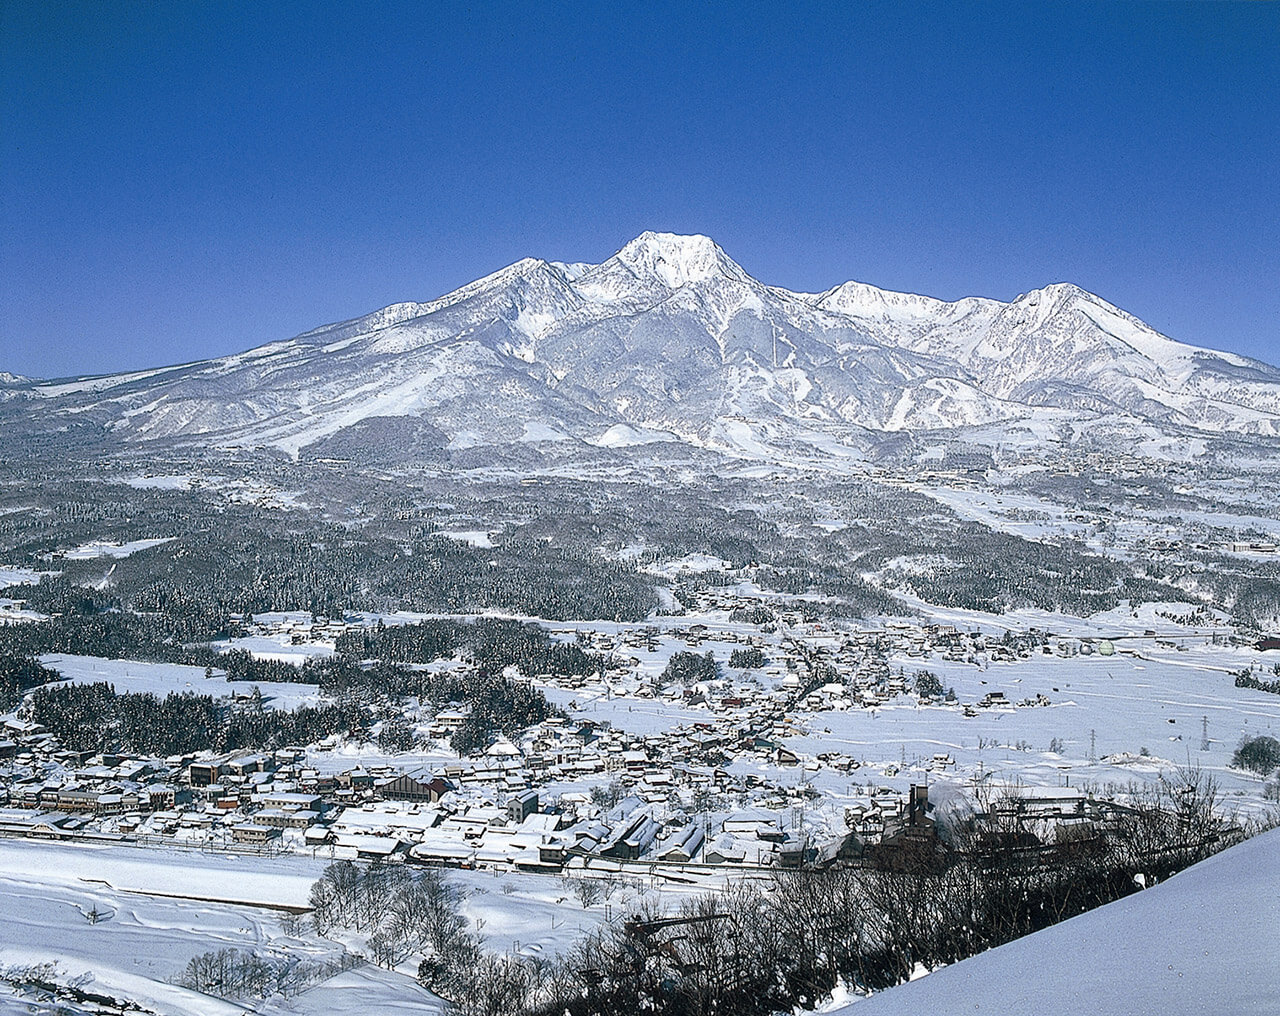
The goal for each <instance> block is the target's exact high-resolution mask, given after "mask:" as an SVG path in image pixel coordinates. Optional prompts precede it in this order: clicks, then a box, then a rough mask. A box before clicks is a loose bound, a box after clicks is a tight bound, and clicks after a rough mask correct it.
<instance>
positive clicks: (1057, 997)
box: [831, 829, 1280, 1016]
mask: <svg viewBox="0 0 1280 1016" xmlns="http://www.w3.org/2000/svg"><path fill="white" fill-rule="evenodd" d="M1278 929H1280V830H1274V829H1273V830H1272V831H1271V832H1269V833H1265V834H1263V835H1261V836H1258V837H1256V838H1254V839H1252V840H1249V841H1247V842H1245V843H1243V844H1241V845H1240V846H1238V847H1234V848H1232V849H1231V850H1228V851H1225V852H1223V853H1221V854H1218V855H1216V856H1214V857H1211V858H1209V859H1208V860H1207V861H1203V862H1201V863H1200V864H1197V865H1195V866H1194V867H1192V868H1188V869H1187V870H1186V871H1183V872H1181V873H1179V874H1177V875H1175V876H1173V878H1171V879H1169V880H1168V881H1167V882H1164V883H1162V884H1160V885H1156V886H1153V887H1151V888H1150V889H1147V890H1145V891H1143V892H1140V893H1138V894H1137V895H1134V896H1129V897H1127V898H1125V899H1123V900H1119V901H1117V902H1115V903H1112V904H1110V905H1108V906H1105V907H1099V908H1098V909H1097V910H1093V911H1090V912H1089V913H1087V914H1082V915H1081V916H1079V917H1075V918H1072V919H1071V920H1069V921H1064V922H1063V923H1062V924H1058V925H1055V926H1053V927H1051V928H1047V929H1045V930H1044V931H1041V932H1037V933H1036V934H1034V935H1028V936H1027V937H1026V938H1022V939H1019V940H1017V941H1016V942H1011V943H1009V944H1008V945H1004V946H1001V947H999V948H997V949H992V950H990V951H989V952H985V953H982V954H980V955H978V956H974V957H972V958H970V959H967V960H964V961H962V962H960V963H956V964H953V965H951V966H949V967H944V968H942V969H941V970H937V971H934V972H933V973H931V974H929V975H928V976H926V977H922V978H919V979H917V980H915V981H912V982H910V983H908V984H904V985H901V986H899V987H897V988H891V989H890V990H888V991H884V992H881V993H879V994H877V995H873V996H871V997H870V998H867V999H863V1000H860V1001H857V1002H855V1003H853V1004H852V1005H849V1006H847V1007H844V1008H839V1009H835V1010H831V1012H833V1013H836V1014H838V1016H898V1014H902V1016H918V1014H921V1013H934V1014H949V1013H955V1014H960V1013H978V1014H982V1016H1001V1014H1008V1016H1027V1014H1029V1013H1036V1014H1038V1016H1084V1014H1089V1016H1093V1014H1095V1013H1107V1014H1117V1016H1119V1014H1123V1016H1199V1014H1203V1013H1214V1014H1218V1016H1246V1014H1255V1016H1268V1014H1273V1013H1276V1012H1278V1011H1280V964H1277V963H1276V933H1277V930H1278Z"/></svg>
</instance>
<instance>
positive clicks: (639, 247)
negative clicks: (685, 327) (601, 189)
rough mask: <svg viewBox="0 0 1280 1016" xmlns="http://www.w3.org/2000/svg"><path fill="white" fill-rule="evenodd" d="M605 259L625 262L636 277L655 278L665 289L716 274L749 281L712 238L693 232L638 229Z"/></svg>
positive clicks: (675, 287) (740, 280)
mask: <svg viewBox="0 0 1280 1016" xmlns="http://www.w3.org/2000/svg"><path fill="white" fill-rule="evenodd" d="M609 261H614V262H617V263H619V264H622V265H625V266H626V267H627V268H629V269H630V270H631V271H632V272H633V273H634V274H635V275H636V276H637V277H638V278H641V279H646V280H656V281H659V282H661V283H662V284H663V285H664V286H666V287H667V288H668V289H679V288H680V287H681V286H687V285H689V284H690V283H695V282H704V281H706V280H707V279H709V278H712V277H713V276H716V275H724V276H728V277H729V278H731V279H734V280H735V281H737V282H750V281H751V278H750V276H748V275H747V273H746V272H744V271H743V270H742V269H741V268H740V267H739V266H738V265H737V264H736V263H735V262H734V261H733V259H732V258H730V257H729V255H727V254H726V253H725V252H724V251H723V250H721V249H720V247H719V245H718V244H717V243H716V242H715V241H714V240H712V239H711V238H710V237H706V236H700V235H697V234H695V235H692V236H680V235H678V234H676V233H652V232H645V233H641V234H640V235H639V236H638V237H636V238H635V239H634V240H632V241H631V242H630V243H629V244H627V245H626V246H625V247H623V248H622V250H620V251H618V253H617V254H615V255H614V256H613V257H612V258H610V259H609ZM606 264H608V262H606Z"/></svg>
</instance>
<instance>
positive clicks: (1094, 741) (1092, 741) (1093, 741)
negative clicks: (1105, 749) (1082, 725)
mask: <svg viewBox="0 0 1280 1016" xmlns="http://www.w3.org/2000/svg"><path fill="white" fill-rule="evenodd" d="M1089 761H1090V762H1097V761H1098V732H1097V731H1096V730H1094V729H1092V728H1091V729H1090V730H1089Z"/></svg>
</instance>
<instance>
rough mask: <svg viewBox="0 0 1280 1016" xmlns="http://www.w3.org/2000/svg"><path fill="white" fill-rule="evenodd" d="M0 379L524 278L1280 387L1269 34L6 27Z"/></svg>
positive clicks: (427, 19) (1214, 20) (1087, 13)
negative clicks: (664, 257) (1050, 302)
mask: <svg viewBox="0 0 1280 1016" xmlns="http://www.w3.org/2000/svg"><path fill="white" fill-rule="evenodd" d="M0 174H2V177H0V370H9V371H13V372H16V373H22V374H28V375H33V376H44V377H50V376H60V375H67V374H73V373H92V372H105V371H113V370H124V369H128V368H134V367H141V366H149V365H158V364H162V363H174V362H179V361H183V360H188V359H195V358H201V357H205V356H212V355H216V354H222V353H230V352H235V351H238V350H242V349H246V348H249V347H251V346H254V345H258V344H261V343H263V342H268V341H272V340H275V339H281V338H287V337H289V336H292V335H294V334H296V333H298V332H300V331H303V330H305V329H308V328H311V327H313V326H316V325H319V324H322V323H325V322H329V321H334V320H340V319H343V318H348V317H354V316H356V315H358V314H362V313H365V312H367V311H371V310H374V309H376V308H378V307H380V306H383V305H385V304H388V303H393V302H396V301H400V300H412V299H429V298H431V297H434V296H437V295H439V294H441V293H443V292H446V291H448V290H450V289H452V288H454V287H456V286H458V285H460V284H462V283H464V282H467V281H469V280H471V279H474V278H477V277H479V276H481V275H484V274H487V273H488V272H490V271H493V270H495V269H497V268H499V267H501V266H503V265H505V264H508V263H510V262H512V261H514V260H517V259H518V258H520V257H524V256H526V255H533V256H539V257H545V258H548V259H559V260H573V261H578V260H581V261H597V260H602V259H603V258H605V257H607V256H608V255H609V254H611V253H612V252H613V251H614V250H616V249H617V248H618V247H620V246H621V245H622V244H623V243H625V242H626V241H627V240H629V239H630V238H631V237H633V236H634V235H636V234H637V233H639V232H641V231H643V230H645V229H658V230H670V231H674V232H699V233H706V234H708V235H710V236H712V237H714V238H715V239H716V240H717V241H719V243H720V244H721V246H723V247H724V248H725V250H726V251H727V252H728V253H729V254H730V256H732V257H733V258H734V259H735V260H737V261H738V262H739V263H741V264H742V265H743V267H744V268H745V269H746V270H747V271H749V272H751V273H752V274H753V275H755V276H756V277H757V278H759V279H761V280H763V281H765V282H769V283H773V284H777V285H782V286H786V287H789V288H792V289H801V290H818V289H823V288H826V287H828V286H831V285H834V284H836V283H838V282H841V281H844V280H846V279H850V278H853V279H859V280H862V281H865V282H870V283H873V284H875V285H879V286H884V287H888V288H893V289H903V290H909V291H913V292H922V293H927V294H929V295H932V296H938V297H942V298H946V299H955V298H959V297H961V296H966V295H974V294H977V295H984V296H992V297H997V298H1000V299H1006V300H1007V299H1011V298H1012V297H1014V296H1016V295H1017V294H1019V293H1021V292H1024V291H1026V290H1028V289H1032V288H1036V287H1038V286H1041V285H1045V284H1047V283H1050V282H1056V281H1071V282H1075V283H1077V284H1079V285H1081V286H1083V287H1085V288H1086V289H1089V290H1092V291H1094V292H1096V293H1098V294H1100V295H1102V296H1103V297H1105V298H1107V299H1109V300H1111V301H1112V302H1113V303H1116V304H1118V305H1120V306H1121V307H1123V308H1125V309H1126V310H1129V311H1131V312H1133V313H1135V314H1137V315H1138V316H1139V317H1141V318H1143V319H1145V320H1147V321H1148V322H1150V323H1151V324H1152V325H1154V326H1155V327H1157V328H1159V329H1160V330H1161V331H1164V332H1165V333H1167V334H1169V335H1171V336H1173V337H1174V338H1178V339H1182V340H1185V341H1188V342H1194V343H1197V344H1201V345H1208V346H1213V347H1217V348H1225V349H1234V350H1238V351H1241V352H1245V353H1248V354H1251V355H1255V356H1258V357H1261V358H1263V359H1267V360H1270V361H1272V362H1275V361H1277V360H1280V5H1277V4H1263V3H1258V4H1252V3H1249V4H1229V3H1202V4H1180V3H1150V4H1148V3H1141V4H1138V3H1134V4H1131V3H1123V2H1107V3H1053V2H1031V3H1010V4H1005V3H973V4H967V3H963V2H949V3H940V4H921V5H916V4H911V3H899V2H893V3H872V4H856V3H852V2H850V3H839V4H837V3H831V4H811V5H804V4H801V5H794V6H793V5H786V4H778V3H768V4H761V5H758V6H753V5H746V4H741V3H717V4H708V3H687V4H677V5H670V6H668V5H657V4H642V3H635V4H605V3H591V2H576V3H571V4H569V3H565V4H560V3H545V2H535V0H530V2H528V3H526V4H521V5H502V4H491V3H480V2H477V3H474V4H468V5H457V6H451V5H447V4H437V3H428V2H420V3H407V4H392V3H382V4H357V3H348V2H343V3H278V4H277V3H261V2H258V0H254V2H251V3H235V2H198V0H182V2H172V3H165V2H143V0H137V2H131V3H118V2H112V0H94V2H85V3H67V2H63V3H59V2H57V0H34V2H26V0H0Z"/></svg>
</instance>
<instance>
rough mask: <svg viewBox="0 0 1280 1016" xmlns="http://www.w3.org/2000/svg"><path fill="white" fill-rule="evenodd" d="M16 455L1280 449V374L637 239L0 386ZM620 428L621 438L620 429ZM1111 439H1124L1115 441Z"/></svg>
mask: <svg viewBox="0 0 1280 1016" xmlns="http://www.w3.org/2000/svg"><path fill="white" fill-rule="evenodd" d="M4 381H5V386H6V391H5V396H6V397H5V398H4V399H3V400H0V424H3V430H4V432H5V433H7V434H9V435H10V436H11V437H12V438H13V439H16V440H22V439H23V437H24V436H31V435H35V434H46V435H47V434H51V433H57V432H60V431H66V430H68V428H70V429H72V430H73V431H74V432H76V433H83V434H89V435H92V436H94V437H95V438H96V439H98V440H107V441H109V442H111V443H115V442H117V441H122V442H126V443H132V444H137V443H144V442H153V441H163V442H178V443H182V444H199V445H210V444H212V445H217V446H230V447H254V446H268V447H274V448H278V449H281V450H283V451H286V452H288V453H290V454H292V455H298V454H299V453H301V452H303V451H304V450H305V449H310V453H311V454H329V455H335V456H339V457H341V456H345V455H349V454H350V453H351V451H352V449H353V448H359V447H362V446H366V445H368V444H371V443H376V444H380V445H384V446H385V445H387V444H391V445H393V446H395V447H396V448H398V449H400V451H399V452H398V454H400V455H403V456H404V457H406V458H413V459H420V458H430V457H432V456H440V455H447V454H448V453H449V452H450V451H456V450H457V449H460V448H469V447H474V446H477V445H494V444H516V443H521V442H523V443H526V444H528V443H532V444H539V445H545V444H547V443H557V442H559V443H567V445H568V446H573V447H579V448H581V447H584V446H585V445H595V446H596V447H602V446H608V445H610V444H611V443H612V442H613V441H614V437H613V436H614V435H617V434H618V433H631V432H632V430H635V431H639V432H642V433H649V432H656V433H661V434H663V435H671V437H672V438H673V439H675V440H680V441H685V442H688V443H691V444H694V445H698V446H703V447H711V448H716V449H720V450H724V451H728V452H730V453H733V454H738V455H745V456H748V457H770V453H771V452H776V451H778V450H779V449H784V448H787V447H789V446H792V445H794V444H795V443H796V442H797V441H798V442H802V443H805V444H806V445H807V446H809V447H811V448H817V449H824V448H825V449H827V450H828V451H829V450H830V449H831V448H832V447H833V445H832V442H835V443H836V445H838V446H839V447H842V448H844V449H846V450H847V449H866V448H868V447H870V446H872V445H874V444H875V443H876V442H877V441H879V440H883V439H884V438H885V437H887V436H890V435H894V434H899V433H901V432H904V431H921V430H939V431H943V432H946V431H952V432H961V431H964V430H965V429H966V428H968V429H973V428H988V430H987V431H986V432H984V433H985V436H984V437H983V438H982V440H987V441H990V440H992V438H991V433H992V432H991V431H990V428H992V427H994V428H995V431H994V433H995V434H996V435H997V438H996V439H998V435H999V432H1000V429H1001V427H1003V426H1007V425H1013V424H1017V425H1018V427H1019V428H1020V429H1022V430H1024V431H1026V430H1028V429H1029V430H1030V431H1032V432H1034V433H1036V434H1038V435H1041V436H1042V437H1043V438H1044V439H1048V440H1053V439H1062V438H1064V437H1065V438H1070V437H1071V436H1072V435H1074V434H1078V433H1079V432H1080V430H1081V424H1082V423H1084V422H1096V421H1098V420H1104V421H1106V422H1107V424H1108V426H1109V427H1110V428H1111V430H1110V432H1111V433H1132V434H1135V435H1141V436H1142V437H1143V438H1144V439H1145V438H1147V437H1149V436H1150V434H1151V431H1152V428H1153V427H1154V428H1156V429H1157V430H1158V431H1160V432H1161V433H1171V432H1177V433H1181V432H1184V431H1188V430H1191V431H1197V430H1199V431H1208V432H1212V433H1235V434H1250V435H1265V436H1280V370H1277V369H1276V368H1273V367H1270V366H1268V365H1266V364H1263V363H1260V362H1256V361H1251V360H1247V359H1245V358H1243V357H1239V356H1234V355H1231V354H1226V353H1215V352H1210V351H1207V350H1202V349H1196V348H1194V347H1191V346H1186V345H1183V344H1181V343H1177V342H1174V341H1173V340H1171V339H1167V338H1165V337H1164V336H1162V335H1160V334H1158V333H1157V332H1155V331H1154V330H1152V329H1151V328H1149V327H1148V326H1146V325H1145V324H1143V323H1142V322H1141V321H1138V320H1137V319H1136V318H1134V317H1132V316H1130V315H1128V314H1126V313H1124V312H1123V311H1121V310H1119V309H1117V308H1115V307H1113V306H1111V305H1110V304H1108V303H1106V302H1105V301H1103V300H1101V299H1099V298H1098V297H1096V296H1093V295H1091V294H1089V293H1086V292H1084V291H1083V290H1080V289H1078V288H1076V287H1075V286H1071V285H1066V284H1057V285H1052V286H1048V287H1046V288H1044V289H1041V290H1037V291H1035V292H1032V293H1028V294H1026V295H1024V296H1020V297H1018V298H1017V299H1016V300H1014V301H1012V302H1011V303H1007V304H1005V303H1000V302H998V301H995V300H988V299H976V298H973V299H965V300H961V301H958V302H956V303H944V302H941V301H938V300H933V299H930V298H927V297H922V296H913V295H909V294H903V293H891V292H886V291H883V290H879V289H876V288H875V287H872V286H868V285H865V284H862V283H855V282H848V283H845V284H843V285H841V286H837V287H835V288H834V289H831V290H829V291H827V292H825V293H821V294H802V293H793V292H789V291H786V290H783V289H779V288H776V287H771V286H768V285H765V284H763V283H761V282H759V281H757V280H756V279H754V278H752V277H751V276H750V275H748V274H747V273H746V272H745V271H744V270H743V269H742V268H741V267H740V266H739V265H738V264H736V263H735V262H734V261H733V260H732V259H731V258H729V256H728V255H727V254H725V252H724V251H723V250H721V249H720V247H718V246H717V245H716V244H715V243H714V242H713V241H711V240H710V239H708V238H706V237H702V236H675V235H672V234H665V233H644V234H642V235H641V236H639V237H637V238H636V239H635V240H633V241H631V242H630V243H628V244H627V245H626V246H625V247H623V248H622V249H621V250H620V251H618V252H617V253H616V254H615V255H614V256H613V257H611V258H609V259H608V260H606V261H605V262H603V263H602V264H599V265H586V264H565V263H560V262H548V261H543V260H539V259H535V258H526V259H524V260H522V261H518V262H516V263H515V264H513V265H510V266H509V267H507V268H504V269H502V270H500V271H498V272H495V273H494V274H492V275H490V276H488V277H486V278H483V279H480V280H478V281H476V282H473V283H470V284H468V285H466V286H463V287H462V288H461V289H458V290H456V291H455V292H452V293H449V294H447V295H445V296H443V297H440V298H439V299H436V300H433V301H430V302H427V303H401V304H395V305H393V306H390V307H387V308H384V309H382V310H380V311H377V312H375V313H373V314H369V315H367V316H365V317H361V318H357V319H355V320H352V321H347V322H343V323H340V324H335V325H329V326H327V327H324V328H319V329H316V330H314V331H311V332H307V333H305V334H303V335H300V336H298V337H296V338H294V339H291V340H287V341H282V342H276V343H272V344H269V345H266V346H262V347H260V348H257V349H253V350H250V351H248V352H245V353H241V354H237V355H235V356H227V357H220V358H217V359H213V360H208V361H203V362H200V363H193V364H187V365H183V366H178V367H170V368H164V369H157V370H150V371H141V372H134V373H129V374H119V375H111V376H108V377H98V378H81V379H70V380H61V381H54V382H31V381H24V380H23V379H18V378H9V377H5V378H4ZM619 428H629V429H624V430H622V431H620V430H619ZM1116 428H1119V430H1116Z"/></svg>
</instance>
